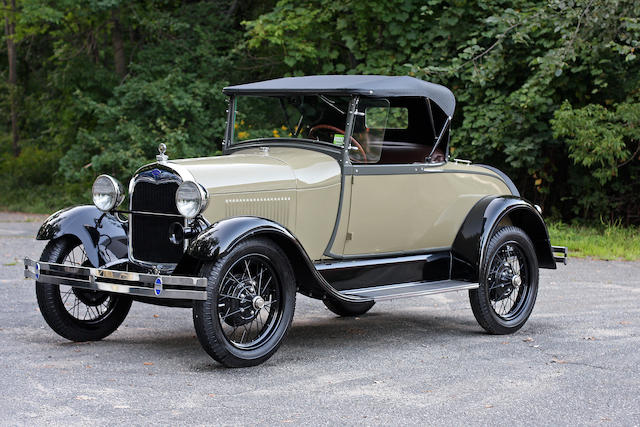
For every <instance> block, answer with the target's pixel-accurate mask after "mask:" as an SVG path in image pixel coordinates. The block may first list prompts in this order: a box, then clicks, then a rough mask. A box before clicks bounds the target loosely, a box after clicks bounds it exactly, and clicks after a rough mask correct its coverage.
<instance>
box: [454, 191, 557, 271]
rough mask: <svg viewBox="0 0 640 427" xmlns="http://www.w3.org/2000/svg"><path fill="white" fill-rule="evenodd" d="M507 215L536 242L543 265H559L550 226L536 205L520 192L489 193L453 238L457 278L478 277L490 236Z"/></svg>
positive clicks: (546, 266)
mask: <svg viewBox="0 0 640 427" xmlns="http://www.w3.org/2000/svg"><path fill="white" fill-rule="evenodd" d="M507 218H508V220H509V221H510V222H511V224H513V225H514V226H516V227H519V228H521V229H522V230H524V232H525V233H527V235H528V236H529V238H530V239H531V241H532V242H533V246H534V248H535V251H536V256H537V258H538V265H539V266H540V268H550V269H555V268H556V262H555V260H554V258H553V251H552V248H551V243H550V242H549V233H548V231H547V226H546V225H545V223H544V220H543V219H542V216H541V215H540V213H538V211H537V210H536V209H535V208H534V207H533V205H531V204H530V203H529V202H527V201H525V200H523V199H521V198H520V197H516V196H487V197H484V198H482V199H480V201H478V203H476V204H475V206H474V207H473V208H471V211H469V214H468V215H467V217H466V218H465V220H464V222H463V223H462V226H461V227H460V230H459V231H458V234H457V236H456V238H455V240H454V242H453V246H452V248H451V252H452V260H453V265H452V278H453V279H459V280H470V281H474V282H475V281H478V277H479V273H480V268H481V266H482V265H483V262H484V256H485V253H486V250H487V246H488V244H489V240H490V239H491V236H492V235H493V233H494V232H495V230H496V228H497V226H498V225H499V224H500V222H501V221H502V220H503V219H505V220H506V219H507ZM507 223H508V222H507Z"/></svg>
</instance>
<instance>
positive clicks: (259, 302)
mask: <svg viewBox="0 0 640 427" xmlns="http://www.w3.org/2000/svg"><path fill="white" fill-rule="evenodd" d="M262 307H264V299H262V297H261V296H255V297H253V308H255V309H256V310H260V309H261V308H262Z"/></svg>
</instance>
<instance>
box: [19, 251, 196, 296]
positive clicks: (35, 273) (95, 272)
mask: <svg viewBox="0 0 640 427" xmlns="http://www.w3.org/2000/svg"><path fill="white" fill-rule="evenodd" d="M24 277H27V278H31V279H35V280H36V281H37V282H41V283H49V284H53V285H68V286H72V287H74V288H82V289H90V290H94V291H105V292H114V293H118V294H128V295H135V296H142V297H153V298H171V299H182V300H199V301H202V300H206V299H207V279H206V278H204V277H187V276H167V275H155V274H144V273H134V272H128V271H118V270H107V269H102V268H93V267H79V266H71V265H65V264H56V263H53V262H42V261H34V260H32V259H29V258H25V259H24Z"/></svg>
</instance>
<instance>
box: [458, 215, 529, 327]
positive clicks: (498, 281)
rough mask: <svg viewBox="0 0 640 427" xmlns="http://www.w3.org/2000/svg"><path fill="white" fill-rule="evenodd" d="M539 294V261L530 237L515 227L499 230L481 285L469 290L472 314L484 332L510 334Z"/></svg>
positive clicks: (519, 324)
mask: <svg viewBox="0 0 640 427" xmlns="http://www.w3.org/2000/svg"><path fill="white" fill-rule="evenodd" d="M537 294H538V259H537V258H536V253H535V249H534V247H533V244H532V243H531V239H529V236H527V234H526V233H525V232H524V231H522V229H520V228H518V227H504V228H501V229H499V230H498V231H497V232H496V233H495V234H494V235H493V237H492V238H491V240H490V241H489V245H488V248H487V252H486V257H485V262H484V265H483V266H482V269H481V272H480V286H479V288H478V289H474V290H471V291H469V301H470V302H471V308H472V310H473V314H474V316H475V318H476V320H477V321H478V323H479V324H480V326H482V327H483V328H484V329H485V330H486V331H487V332H489V333H492V334H497V335H501V334H510V333H513V332H516V331H517V330H518V329H520V328H521V327H522V326H523V325H524V324H525V322H526V321H527V319H528V318H529V316H530V315H531V312H532V311H533V306H534V305H535V302H536V296H537Z"/></svg>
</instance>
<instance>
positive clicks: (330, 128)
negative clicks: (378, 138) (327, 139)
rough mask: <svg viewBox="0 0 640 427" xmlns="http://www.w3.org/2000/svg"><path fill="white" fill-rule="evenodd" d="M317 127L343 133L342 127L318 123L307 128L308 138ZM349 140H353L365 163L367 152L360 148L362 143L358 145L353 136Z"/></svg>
mask: <svg viewBox="0 0 640 427" xmlns="http://www.w3.org/2000/svg"><path fill="white" fill-rule="evenodd" d="M319 129H327V130H330V131H333V132H336V133H340V134H342V135H344V131H343V130H342V129H339V128H337V127H335V126H331V125H324V124H320V125H315V126H314V127H312V128H311V130H309V138H311V137H313V134H314V133H315V131H317V130H319ZM351 142H353V144H354V145H355V146H356V148H357V149H358V151H359V152H360V154H362V158H363V162H364V163H367V153H365V151H364V148H362V145H360V143H359V142H358V141H356V139H355V138H354V137H353V136H352V137H351ZM349 158H351V154H349Z"/></svg>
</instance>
